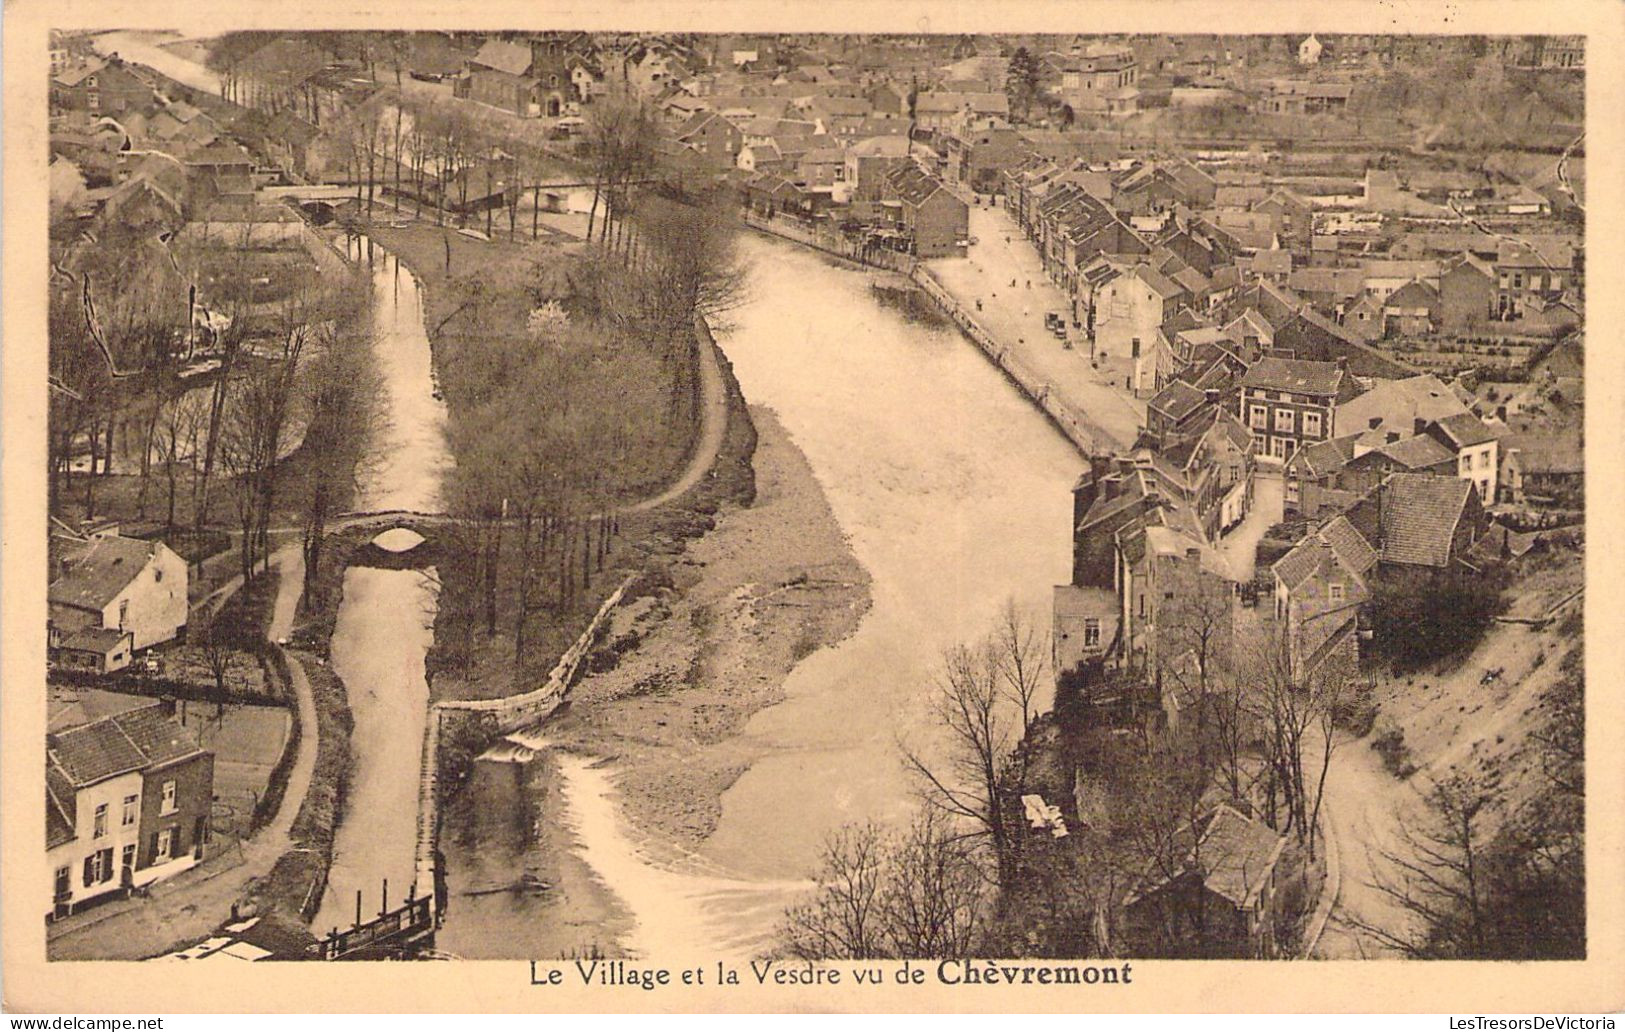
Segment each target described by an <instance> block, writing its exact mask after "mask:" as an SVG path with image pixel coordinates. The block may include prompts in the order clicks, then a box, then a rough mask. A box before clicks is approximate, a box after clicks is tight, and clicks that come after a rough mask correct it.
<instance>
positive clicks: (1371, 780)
mask: <svg viewBox="0 0 1625 1032" xmlns="http://www.w3.org/2000/svg"><path fill="white" fill-rule="evenodd" d="M1556 641H1557V639H1556V638H1554V637H1553V636H1552V633H1551V632H1549V631H1548V632H1541V631H1534V630H1531V629H1529V628H1527V627H1523V626H1518V625H1506V624H1494V625H1492V626H1491V628H1490V630H1489V632H1488V633H1487V634H1486V635H1485V638H1484V640H1483V641H1482V642H1481V643H1480V644H1479V646H1478V647H1477V648H1476V649H1474V650H1473V653H1472V654H1471V655H1470V656H1468V657H1467V659H1466V660H1465V661H1463V662H1462V663H1460V664H1459V665H1457V666H1456V667H1455V668H1454V669H1452V670H1450V671H1449V672H1448V673H1446V674H1444V675H1437V674H1426V673H1423V674H1417V675H1415V676H1413V677H1411V678H1408V679H1406V680H1404V681H1400V680H1397V679H1396V680H1393V681H1390V682H1388V683H1386V684H1384V685H1382V686H1380V688H1379V702H1380V704H1381V707H1382V713H1383V717H1382V718H1381V721H1382V722H1385V723H1386V724H1389V725H1391V726H1395V727H1399V728H1401V729H1402V730H1403V732H1404V735H1405V739H1404V740H1405V744H1406V747H1407V748H1408V749H1409V750H1410V762H1411V763H1413V764H1415V765H1416V767H1417V768H1418V769H1417V771H1416V772H1415V773H1414V774H1412V775H1411V776H1410V777H1409V778H1407V779H1405V780H1400V779H1398V778H1396V777H1394V776H1393V775H1392V774H1390V773H1389V772H1388V771H1387V769H1386V768H1385V767H1384V765H1383V763H1382V760H1381V758H1380V757H1379V756H1378V755H1377V753H1376V752H1375V751H1374V750H1373V749H1372V748H1371V745H1370V740H1369V739H1368V738H1366V739H1358V740H1346V741H1344V742H1342V743H1341V744H1340V745H1339V747H1338V750H1337V752H1336V754H1335V755H1334V757H1333V760H1332V769H1331V772H1330V774H1329V775H1328V777H1327V781H1326V801H1325V806H1324V807H1323V810H1322V813H1323V816H1324V818H1325V821H1326V825H1327V828H1326V831H1327V835H1328V838H1329V839H1330V840H1331V842H1332V848H1335V849H1337V850H1338V857H1339V859H1340V861H1341V862H1342V884H1341V888H1340V891H1339V893H1338V900H1337V904H1336V906H1335V907H1334V908H1333V911H1332V916H1331V919H1330V921H1329V922H1328V924H1327V926H1326V932H1325V934H1324V935H1323V936H1322V938H1321V941H1320V943H1319V945H1318V947H1317V948H1316V950H1315V955H1316V956H1317V957H1323V958H1359V957H1374V956H1394V955H1396V951H1394V950H1392V949H1387V948H1385V947H1383V946H1382V945H1381V944H1380V943H1378V942H1376V941H1375V939H1374V938H1373V937H1372V936H1371V935H1370V934H1369V933H1367V932H1361V931H1359V930H1358V928H1357V926H1358V925H1359V924H1362V923H1363V924H1368V925H1374V926H1376V927H1378V928H1382V929H1384V930H1386V931H1388V932H1389V933H1390V934H1395V935H1400V936H1403V935H1405V934H1406V933H1407V932H1408V931H1411V930H1414V928H1415V924H1414V917H1413V915H1411V914H1409V913H1408V912H1407V911H1406V910H1405V909H1404V908H1403V907H1401V906H1399V905H1398V904H1397V903H1395V902H1394V900H1393V899H1392V898H1391V897H1389V896H1388V895H1387V894H1385V893H1384V892H1382V890H1381V889H1379V888H1377V883H1378V882H1379V881H1381V882H1386V883H1389V884H1397V883H1398V878H1399V874H1400V873H1401V872H1400V870H1399V869H1398V868H1397V867H1396V865H1395V864H1394V863H1393V862H1392V860H1390V859H1388V858H1387V857H1386V856H1384V855H1383V854H1384V853H1387V854H1390V855H1407V854H1408V852H1409V850H1408V847H1407V845H1406V842H1405V839H1404V836H1403V835H1402V828H1403V827H1404V826H1405V825H1406V824H1407V823H1414V822H1418V821H1420V820H1421V819H1423V818H1424V816H1425V807H1424V801H1423V793H1425V792H1427V791H1428V790H1429V788H1430V786H1431V785H1432V784H1433V783H1434V781H1436V780H1437V779H1439V778H1442V777H1445V776H1447V775H1448V774H1449V773H1451V772H1452V771H1455V770H1469V771H1473V772H1476V773H1491V774H1493V775H1494V776H1495V777H1496V778H1497V779H1499V780H1500V781H1501V782H1502V783H1503V784H1506V785H1508V786H1509V789H1508V791H1509V792H1510V793H1512V794H1514V795H1515V794H1516V793H1517V791H1518V787H1519V785H1520V784H1521V783H1522V782H1523V781H1524V779H1523V778H1522V774H1521V769H1522V768H1521V765H1522V764H1523V763H1525V762H1526V761H1527V759H1528V756H1527V752H1526V750H1525V749H1524V743H1525V742H1526V741H1527V738H1528V734H1529V732H1530V731H1531V730H1532V729H1533V725H1534V722H1535V720H1536V714H1538V711H1539V703H1540V700H1541V698H1542V697H1543V696H1544V694H1545V693H1546V691H1547V690H1548V689H1550V687H1551V686H1552V683H1553V682H1554V681H1555V679H1556V678H1557V676H1558V666H1559V664H1558V662H1557V661H1556V655H1552V656H1549V657H1548V659H1547V661H1545V662H1543V663H1540V664H1538V665H1537V664H1536V663H1535V656H1537V655H1539V654H1540V653H1541V651H1542V650H1543V649H1545V650H1547V651H1548V652H1550V651H1551V649H1552V647H1553V645H1554V643H1555V642H1556ZM1491 669H1500V670H1502V671H1503V674H1502V677H1501V678H1500V679H1499V680H1498V681H1497V682H1495V683H1493V684H1490V685H1484V684H1482V683H1481V679H1482V677H1483V674H1484V671H1486V670H1491ZM1315 749H1318V743H1315V744H1312V745H1311V746H1310V751H1314V750H1315Z"/></svg>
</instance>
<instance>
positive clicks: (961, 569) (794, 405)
mask: <svg viewBox="0 0 1625 1032" xmlns="http://www.w3.org/2000/svg"><path fill="white" fill-rule="evenodd" d="M741 247H742V252H743V257H744V258H745V259H746V260H747V262H748V263H749V265H750V267H751V270H752V271H751V278H750V301H749V303H748V304H747V305H746V306H745V307H744V308H743V309H742V310H740V311H737V312H733V313H730V319H731V321H732V322H733V324H734V325H733V327H732V329H731V330H730V331H729V332H728V333H727V334H726V335H725V336H724V337H723V338H722V340H721V344H722V347H723V348H724V350H725V351H726V352H727V354H728V357H729V358H730V359H731V360H732V361H733V364H734V370H735V373H736V375H737V376H738V379H739V381H740V385H741V387H742V389H743V391H744V394H745V397H746V399H747V400H749V401H750V402H752V403H753V404H758V405H765V406H768V407H771V408H772V409H774V410H775V411H776V412H777V414H778V416H779V418H780V420H781V421H782V423H783V425H784V426H785V428H786V429H787V430H788V431H789V433H790V435H791V436H792V437H793V439H794V440H795V442H796V444H797V445H798V446H799V447H800V448H801V449H802V451H803V452H804V453H805V454H806V456H807V459H808V460H809V462H810V464H811V465H812V467H813V470H814V472H815V475H816V476H817V478H818V480H819V483H820V485H821V486H822V488H823V490H824V492H825V493H826V495H827V497H828V499H829V502H830V505H831V508H832V509H833V511H834V513H835V516H836V518H837V519H838V520H839V522H840V524H841V526H842V528H843V529H844V530H845V531H846V533H847V534H848V535H849V536H850V538H851V542H852V547H853V549H854V551H855V553H856V555H857V557H858V559H859V560H860V561H861V562H862V563H863V565H864V566H865V568H866V569H867V570H868V571H869V573H870V575H871V577H872V580H873V583H872V595H873V605H872V607H871V609H870V611H869V613H868V615H867V616H866V617H865V619H864V621H863V622H862V624H861V625H860V626H859V628H858V630H857V632H856V633H855V634H853V635H852V636H851V637H850V638H848V639H847V640H846V641H844V642H842V643H840V644H839V645H837V646H835V647H833V648H826V649H823V650H820V651H818V652H815V653H814V654H812V655H811V656H810V657H808V658H807V659H806V660H804V661H803V662H802V663H801V664H800V665H799V666H797V667H796V669H795V670H794V671H793V672H792V674H791V676H790V678H789V679H788V681H787V683H786V693H787V697H786V698H785V699H784V701H782V702H781V703H779V704H777V705H775V706H772V707H769V708H767V709H765V710H762V711H760V712H759V713H757V714H756V715H755V717H753V718H752V719H751V720H750V721H749V723H748V724H747V726H746V727H745V729H744V731H743V734H744V735H745V737H746V738H747V739H748V740H749V744H750V745H751V746H753V747H754V751H758V752H759V754H760V758H759V759H757V760H756V762H755V763H753V764H752V765H751V766H750V767H749V768H748V769H747V770H746V771H745V773H744V774H743V775H742V776H741V777H740V778H739V779H738V780H737V781H736V782H735V783H734V784H733V786H732V787H731V788H730V789H729V790H728V792H727V793H726V794H725V795H724V797H723V805H722V819H721V821H720V823H719V825H718V827H717V829H716V831H715V833H714V834H713V835H712V836H711V837H710V838H709V839H708V840H707V841H706V842H705V843H704V845H703V846H702V848H701V850H700V851H699V855H698V856H691V857H686V858H683V859H682V860H680V861H676V862H673V861H671V860H660V861H656V860H653V859H651V854H661V855H664V856H670V855H671V851H670V850H669V849H666V848H664V847H663V846H661V845H660V844H649V845H651V846H653V847H654V848H652V849H650V848H645V847H644V845H643V844H640V843H639V841H638V836H637V835H636V834H635V833H634V832H632V831H631V830H630V829H629V828H628V827H627V825H626V822H625V821H624V820H623V819H621V818H620V817H619V815H618V814H617V813H616V808H615V804H614V794H613V791H612V786H613V774H614V771H613V765H612V764H611V765H609V766H607V767H605V766H598V765H595V764H592V763H590V762H585V761H583V760H582V759H580V758H577V757H571V756H567V755H556V756H553V757H551V758H550V761H549V763H548V769H547V770H546V771H544V772H542V773H540V774H538V773H537V772H535V771H531V772H529V773H528V774H526V775H525V776H524V777H526V778H530V779H532V780H536V781H539V782H549V781H550V779H553V778H556V779H558V782H559V783H558V784H557V785H552V784H549V785H548V787H547V788H546V792H547V793H548V795H547V798H548V802H549V804H550V805H552V806H553V807H554V815H553V818H552V823H553V825H554V826H557V825H562V826H563V828H564V829H565V830H566V831H567V833H568V834H567V835H566V836H565V838H566V841H567V843H568V850H569V852H570V854H571V855H570V857H569V858H568V859H569V861H570V862H573V863H578V864H584V865H585V867H586V868H587V869H588V870H589V871H590V873H591V874H592V875H593V876H595V881H596V883H597V887H598V891H602V892H605V893H607V894H608V895H609V896H610V897H612V903H613V904H614V906H613V907H611V908H610V909H611V910H613V911H615V912H616V914H617V916H616V918H615V919H614V920H613V921H611V920H609V919H606V920H605V922H604V926H603V927H599V928H596V929H593V928H586V927H583V928H578V929H575V930H574V931H573V934H575V935H576V938H575V939H574V940H570V941H573V942H578V943H588V942H590V943H593V944H596V945H598V946H601V947H603V948H605V949H606V950H610V951H611V952H622V953H631V954H634V955H640V956H651V955H652V956H659V957H662V958H665V957H676V958H684V957H692V956H698V955H700V954H705V953H713V952H720V953H725V954H732V955H738V954H741V953H754V952H759V951H762V950H764V949H766V948H768V947H769V946H770V945H771V935H772V932H773V929H774V927H775V926H776V925H777V923H778V921H779V919H780V917H781V914H782V908H783V906H784V905H785V904H786V903H787V902H789V901H790V900H791V899H793V898H794V894H795V891H796V890H798V889H801V888H804V887H805V884H806V882H805V879H806V878H807V876H808V875H809V874H811V873H812V871H813V869H814V867H815V866H816V862H817V858H818V855H819V852H820V849H821V847H822V844H823V841H824V839H825V836H826V835H827V834H828V833H829V832H830V831H831V830H833V829H835V828H837V827H839V826H840V825H841V824H843V823H845V822H848V821H858V820H864V819H868V818H875V819H879V820H882V821H888V820H896V819H898V818H901V817H902V816H904V815H905V814H906V813H907V811H908V810H909V808H910V806H911V802H912V797H911V788H912V785H911V782H910V780H909V778H908V776H907V775H906V772H905V771H904V769H903V767H902V763H901V758H900V754H899V751H898V742H899V741H900V740H902V741H907V742H909V743H910V744H911V745H914V746H916V747H920V748H923V749H925V750H926V751H927V752H931V751H934V750H937V749H940V746H941V743H940V741H939V740H938V739H937V737H936V735H937V732H936V730H935V728H934V727H933V725H932V722H931V721H930V719H929V717H928V715H927V713H928V706H929V698H930V690H931V689H930V685H931V680H932V677H933V675H934V673H935V671H936V669H937V666H938V663H939V662H940V660H941V657H942V653H943V650H944V649H946V648H947V647H949V646H951V645H953V644H956V643H959V642H967V641H970V640H972V639H974V638H977V637H979V636H981V635H983V634H985V633H987V632H988V631H989V630H991V629H992V626H993V623H994V621H995V620H996V618H997V616H998V611H999V609H1000V607H1001V606H1002V605H1003V604H1004V602H1005V601H1006V600H1008V599H1013V600H1014V601H1015V602H1016V603H1017V604H1018V605H1019V606H1021V607H1023V608H1024V609H1026V610H1027V611H1028V612H1029V613H1031V614H1032V616H1033V617H1034V618H1035V619H1037V620H1039V621H1041V623H1042V625H1043V626H1044V627H1046V628H1047V625H1048V618H1049V617H1048V614H1049V602H1050V593H1051V587H1052V585H1055V584H1060V583H1065V582H1066V581H1067V579H1068V577H1069V575H1070V569H1071V566H1070V555H1071V552H1070V549H1071V537H1070V534H1069V532H1068V517H1069V515H1070V512H1071V496H1070V493H1069V489H1070V488H1071V485H1072V482H1073V480H1074V479H1075V478H1076V476H1077V474H1078V471H1079V470H1080V469H1081V467H1082V462H1081V460H1080V458H1079V457H1078V455H1077V453H1076V452H1075V451H1074V450H1073V449H1072V448H1071V446H1070V445H1069V444H1067V443H1066V442H1065V441H1064V439H1063V438H1062V437H1061V436H1060V435H1059V434H1058V433H1057V432H1056V431H1055V430H1054V429H1053V428H1052V427H1051V426H1050V424H1049V423H1048V422H1047V421H1046V420H1045V419H1044V417H1043V416H1042V415H1040V414H1039V413H1038V412H1037V411H1036V410H1035V409H1034V408H1033V407H1032V406H1031V405H1030V404H1029V403H1028V402H1027V401H1026V400H1024V399H1023V398H1022V397H1021V396H1020V395H1019V394H1018V393H1017V392H1016V391H1015V389H1014V388H1013V387H1011V386H1010V385H1009V384H1008V383H1007V382H1006V381H1005V380H1004V379H1003V377H1002V376H1001V375H1000V374H999V373H998V372H997V371H996V370H995V369H994V368H993V367H992V366H991V365H990V364H989V363H988V362H987V361H986V360H985V359H984V358H983V357H982V356H981V354H980V353H979V352H977V351H976V349H975V348H974V347H973V346H972V345H971V344H969V343H968V342H967V341H965V340H964V339H962V338H961V337H960V336H959V335H958V333H957V332H956V331H953V330H951V329H948V330H943V329H933V328H928V327H925V326H922V325H920V324H918V323H913V322H909V321H907V320H905V319H904V317H903V316H902V314H901V313H899V312H898V311H896V310H894V309H892V308H889V307H885V306H882V305H881V304H880V303H878V302H877V300H876V299H875V297H874V295H873V294H872V292H871V291H870V290H869V286H868V279H867V277H866V276H864V275H863V274H860V273H857V272H854V271H850V270H847V269H844V268H838V267H836V266H834V265H832V264H831V263H829V262H827V261H825V260H824V259H822V258H821V257H819V256H817V255H816V254H814V253H812V252H809V251H806V250H803V249H801V248H798V247H796V246H794V245H791V244H787V243H782V242H778V241H772V240H767V239H763V238H760V237H757V236H754V235H749V236H746V237H745V238H744V239H743V240H742V243H741ZM1045 704H1046V705H1047V700H1045ZM480 766H481V768H482V773H481V774H478V775H477V778H480V777H483V778H486V779H488V780H489V782H490V784H492V785H494V786H501V792H502V793H504V794H506V793H509V792H511V791H512V786H513V784H514V779H515V776H514V775H502V774H497V773H493V772H492V771H490V770H485V769H484V768H488V767H492V766H499V767H507V766H509V765H507V764H500V765H498V764H481V765H480ZM531 766H535V765H534V764H533V765H531ZM537 791H541V789H537ZM475 794H476V795H480V793H479V792H478V791H477V790H476V792H475ZM460 805H461V806H463V807H466V811H465V813H475V814H477V813H479V812H483V811H485V810H487V809H488V806H487V805H486V800H485V798H484V797H483V796H482V797H481V798H478V799H472V800H468V799H465V800H463V801H462V803H461V804H460ZM531 816H533V817H534V818H535V819H538V820H542V821H546V820H548V819H549V818H548V816H547V814H546V813H539V814H533V815H531ZM521 822H522V823H523V819H521ZM459 829H460V830H459V832H458V836H457V837H458V838H459V840H460V841H458V842H456V843H453V844H450V845H448V847H447V848H448V850H449V851H450V852H451V853H452V860H451V864H452V872H453V874H454V875H455V874H456V872H457V870H458V868H459V867H460V866H463V865H468V866H469V868H470V869H480V870H482V872H483V871H484V870H485V869H487V868H489V867H490V866H491V861H492V858H493V854H494V853H506V854H508V855H510V856H512V857H513V858H514V861H515V863H516V864H517V865H518V866H517V867H515V868H513V869H511V871H510V876H512V875H517V874H518V870H519V867H523V866H524V865H527V864H530V865H535V864H536V863H537V862H538V860H539V857H538V852H539V849H540V850H541V851H543V852H545V847H538V845H537V843H536V842H535V841H533V840H532V838H531V837H530V836H528V835H526V834H523V833H520V834H516V831H517V832H523V831H524V830H525V829H523V828H516V827H515V826H514V825H512V824H505V825H503V826H502V827H501V828H499V829H489V830H490V831H491V832H492V834H491V835H490V837H486V835H484V834H482V832H484V831H486V830H487V829H485V827H484V825H483V824H482V823H481V821H480V820H477V819H472V818H466V817H465V818H464V819H463V820H461V821H460V822H459ZM544 859H545V858H544ZM548 866H550V867H552V868H554V869H555V870H556V871H559V876H560V877H561V878H564V879H565V880H566V881H573V880H576V879H575V878H574V877H573V876H572V875H571V873H570V869H569V866H568V865H565V866H563V867H560V866H559V865H558V864H557V863H556V862H553V863H549V865H548ZM487 876H488V875H487ZM458 889H459V886H457V885H455V884H454V885H453V891H454V893H455V892H457V891H458ZM565 889H566V891H568V886H565ZM468 905H469V901H465V900H456V899H454V901H453V904H452V908H451V913H450V914H449V915H448V925H447V931H448V932H451V931H452V930H453V926H454V925H455V926H456V928H455V932H456V934H455V936H452V937H449V941H448V943H447V948H450V949H453V950H456V951H458V952H464V953H466V955H478V956H527V955H530V956H534V955H538V954H537V953H536V952H534V951H536V950H539V949H545V948H547V946H549V945H552V944H553V943H555V942H556V941H557V940H556V939H555V937H554V935H553V934H552V933H549V932H544V931H543V930H542V929H540V928H537V927H535V926H534V924H533V923H532V922H546V921H548V920H550V919H553V920H561V921H576V922H580V921H581V916H580V913H579V912H578V911H574V910H571V908H562V909H551V910H550V909H549V908H547V907H545V906H541V905H539V904H536V903H530V902H511V901H509V900H508V898H506V897H484V898H482V901H481V902H479V903H477V904H475V906H476V907H477V913H478V916H477V917H476V918H472V920H473V921H474V923H475V925H484V929H483V934H482V929H481V928H480V927H477V926H472V927H471V925H470V921H471V915H470V914H469V912H468V910H466V909H465V910H464V912H463V914H462V915H459V914H458V913H457V912H456V911H457V908H458V907H459V906H462V907H467V906H468ZM521 914H523V915H524V918H523V919H519V920H516V919H517V918H519V917H520V915H521ZM482 939H483V940H485V941H481V940H482Z"/></svg>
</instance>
